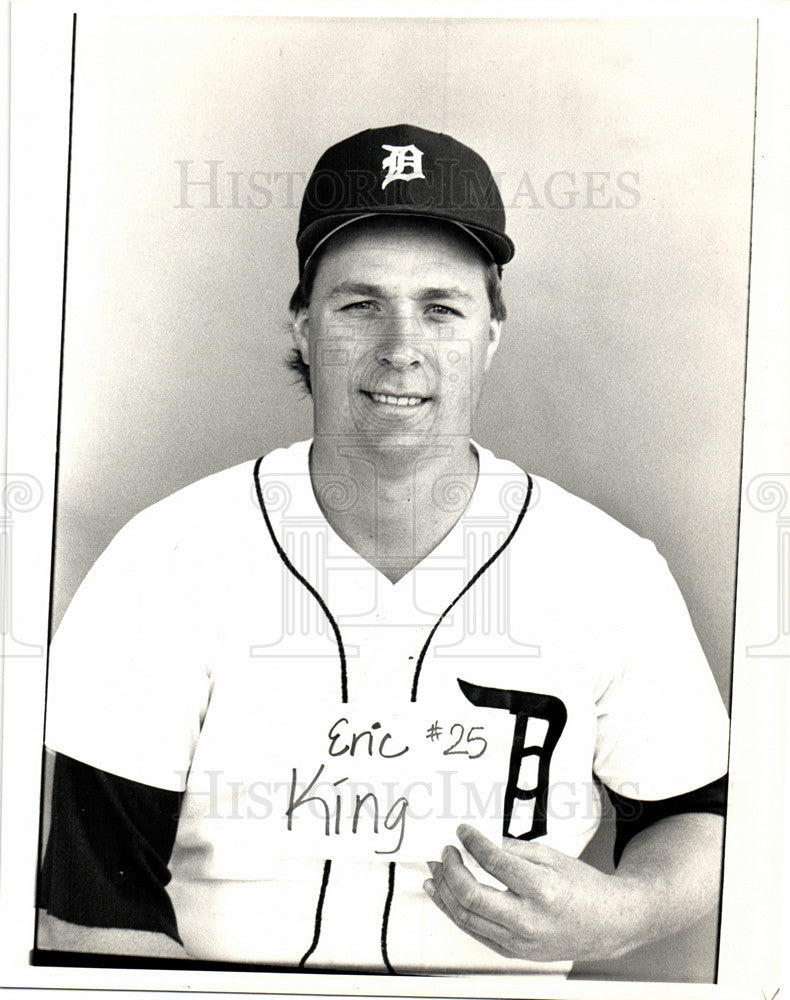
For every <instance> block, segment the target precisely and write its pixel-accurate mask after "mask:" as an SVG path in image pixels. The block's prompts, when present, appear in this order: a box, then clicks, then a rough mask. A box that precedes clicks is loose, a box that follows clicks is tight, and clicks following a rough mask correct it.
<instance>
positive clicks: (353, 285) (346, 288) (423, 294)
mask: <svg viewBox="0 0 790 1000" xmlns="http://www.w3.org/2000/svg"><path fill="white" fill-rule="evenodd" d="M341 295H363V296H369V297H371V298H387V296H388V295H389V292H388V291H387V289H386V288H384V287H383V286H382V285H368V284H366V283H365V282H360V281H341V282H340V284H338V285H335V287H334V288H332V289H331V290H330V292H329V298H338V297H340V296H341ZM412 298H414V299H415V300H417V301H419V302H423V301H425V300H426V299H455V300H458V299H465V300H467V301H468V300H470V299H472V298H474V296H472V295H470V294H469V292H466V291H464V290H463V288H459V287H458V286H457V285H450V286H447V287H444V288H438V287H437V288H421V289H420V290H419V291H418V292H417V293H416V294H415V295H413V296H412Z"/></svg>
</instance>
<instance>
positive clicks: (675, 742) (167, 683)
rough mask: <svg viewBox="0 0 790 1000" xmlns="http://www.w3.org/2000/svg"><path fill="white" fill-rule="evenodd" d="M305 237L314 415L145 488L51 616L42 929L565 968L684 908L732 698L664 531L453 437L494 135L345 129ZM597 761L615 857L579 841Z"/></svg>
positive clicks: (484, 248)
mask: <svg viewBox="0 0 790 1000" xmlns="http://www.w3.org/2000/svg"><path fill="white" fill-rule="evenodd" d="M297 246H298V251H299V275H300V278H299V285H298V287H297V290H296V292H295V293H294V295H293V298H292V301H291V310H292V314H293V338H294V353H293V356H292V358H291V365H292V367H293V368H294V370H295V371H297V372H298V374H299V377H300V378H301V379H302V380H303V381H304V384H305V386H306V388H307V389H308V391H309V392H310V393H311V395H312V405H313V414H314V434H313V437H312V439H311V440H310V441H304V442H299V443H296V444H294V445H292V446H291V447H289V448H283V449H278V450H276V451H274V452H271V453H269V454H267V455H264V456H263V457H261V458H258V459H257V460H254V461H249V462H246V463H243V464H242V465H239V466H236V467H234V468H231V469H228V470H226V471H224V472H221V473H219V474H216V475H213V476H209V477H208V478H205V479H203V480H201V481H199V482H197V483H195V484H193V485H192V486H189V487H187V488H186V489H183V490H180V491H179V492H178V493H176V494H174V495H173V496H171V497H168V498H167V499H165V500H162V501H161V502H160V503H157V504H155V505H154V506H153V507H151V508H149V509H147V510H145V511H143V512H142V513H141V514H139V515H138V516H137V517H135V518H134V519H133V520H132V521H131V522H130V523H129V524H128V525H127V526H126V527H125V528H124V529H123V530H122V531H121V532H120V533H119V534H118V536H117V537H116V538H115V539H114V540H113V542H112V543H111V544H110V546H109V548H108V549H107V550H106V552H105V553H104V554H103V555H102V556H101V558H100V559H99V560H98V562H97V563H96V565H95V566H94V568H93V570H92V571H91V572H90V573H89V574H88V576H87V578H86V580H85V582H84V583H83V585H82V586H81V587H80V589H79V591H78V592H77V594H76V596H75V597H74V599H73V601H72V604H71V606H70V608H69V610H68V612H67V614H66V616H65V618H64V621H63V623H62V625H61V627H60V629H59V631H58V633H57V635H56V637H55V639H54V641H53V644H52V649H51V657H50V672H49V688H48V702H47V733H46V742H47V746H48V747H49V748H50V750H52V751H54V752H55V753H56V755H57V756H56V763H55V779H54V791H53V804H52V827H51V832H50V834H49V839H48V844H47V849H46V854H45V858H44V861H43V866H42V872H41V876H40V892H39V897H40V898H39V905H40V907H41V909H42V916H41V918H40V925H39V940H38V944H39V947H44V948H61V949H63V948H66V949H70V950H76V951H84V950H97V951H112V952H130V953H137V954H143V955H168V954H172V955H181V956H187V957H191V958H196V959H203V960H214V961H220V960H221V961H230V962H243V963H256V964H260V965H266V966H278V967H289V968H302V969H346V970H355V971H370V972H390V973H393V972H395V973H397V972H411V973H416V972H421V973H425V972H435V973H442V972H480V971H497V972H520V973H524V972H528V973H533V974H541V975H545V976H551V975H553V976H564V975H566V974H567V972H568V970H569V969H570V967H571V964H572V962H573V961H574V960H578V959H588V958H605V957H611V956H617V955H621V954H624V953H626V952H627V951H629V950H630V949H632V948H634V947H637V946H639V945H641V944H645V943H647V942H649V941H651V940H654V939H655V938H658V937H661V936H662V935H665V934H667V933H670V932H673V931H676V930H678V929H680V928H681V927H683V926H685V925H687V924H689V923H690V922H692V921H694V920H695V919H697V918H698V917H699V916H700V915H701V914H703V913H705V912H706V911H707V910H708V909H709V908H711V907H712V906H713V905H715V903H716V900H717V894H718V884H719V879H718V874H719V865H720V850H721V841H722V826H723V818H722V817H723V812H724V796H725V788H726V768H727V741H728V723H727V718H726V713H725V711H724V707H723V705H722V702H721V699H720V697H719V694H718V691H717V689H716V685H715V683H714V680H713V678H712V675H711V673H710V670H709V668H708V666H707V664H706V662H705V659H704V656H703V653H702V651H701V648H700V645H699V642H698V640H697V638H696V636H695V634H694V630H693V627H692V625H691V622H690V619H689V616H688V612H687V610H686V608H685V605H684V603H683V600H682V598H681V596H680V594H679V592H678V589H677V587H676V585H675V583H674V581H673V579H672V577H671V575H670V573H669V571H668V569H667V566H666V563H665V562H664V560H663V559H662V558H661V557H660V555H659V554H658V553H657V551H656V550H655V547H654V546H653V545H652V543H650V542H648V541H646V540H644V539H642V538H639V537H638V536H636V535H635V534H633V533H632V532H631V531H629V530H628V529H626V528H624V527H623V526H622V525H620V524H618V523H617V522H615V521H614V520H613V519H611V518H610V517H608V516H607V515H606V514H604V513H603V512H601V511H600V510H598V509H596V508H594V507H592V506H591V505H590V504H587V503H586V502H584V501H582V500H580V499H578V498H576V497H574V496H572V495H570V494H569V493H567V492H566V491H564V490H562V489H561V488H560V487H558V486H556V485H554V484H553V483H551V482H549V481H547V480H545V479H542V478H541V477H538V476H533V475H529V474H527V473H525V472H524V471H522V470H521V469H519V468H518V467H517V466H515V465H514V464H512V463H511V462H508V461H503V460H501V459H498V458H496V457H495V456H494V455H493V454H492V453H491V452H490V451H488V450H487V449H486V448H485V447H483V446H482V445H481V444H479V443H477V442H476V441H474V440H473V439H472V436H471V429H472V416H473V413H474V410H475V407H476V404H477V401H478V398H479V396H480V393H481V390H482V387H483V382H484V379H485V376H486V372H487V370H488V368H489V366H490V364H491V361H492V359H493V357H494V354H495V352H496V350H497V346H498V343H499V339H500V335H501V332H502V322H503V320H504V317H505V308H504V304H503V300H502V292H501V285H500V275H501V270H502V267H503V266H504V265H505V264H506V263H507V262H508V261H509V260H510V259H511V257H512V256H513V253H514V247H513V244H512V242H511V240H510V238H509V237H508V236H507V235H506V232H505V214H504V209H503V205H502V200H501V197H500V194H499V191H498V189H497V186H496V183H495V182H494V179H493V177H492V175H491V173H490V170H489V168H488V166H487V165H486V163H485V162H484V161H483V159H482V158H481V157H480V156H479V155H478V154H477V153H475V152H474V151H473V150H471V149H469V148H468V147H466V146H464V145H463V144H461V143H460V142H458V141H456V140H455V139H453V138H451V137H449V136H447V135H442V134H437V133H434V132H429V131H426V130H424V129H421V128H417V127H415V126H412V125H396V126H392V127H386V128H377V129H371V130H367V131H364V132H361V133H359V134H358V135H354V136H352V137H350V138H347V139H344V140H343V141H341V142H339V143H337V144H336V145H335V146H332V147H331V148H330V149H329V150H327V151H326V152H325V153H324V155H323V156H322V157H321V159H320V160H319V162H318V164H317V165H316V168H315V170H314V171H313V173H312V175H311V177H310V179H309V181H308V184H307V187H306V190H305V194H304V199H303V204H302V210H301V214H300V220H299V231H298V235H297ZM604 794H606V795H608V796H609V798H610V799H611V800H612V802H613V803H614V806H615V810H616V813H617V837H616V844H615V863H616V870H615V872H614V873H613V874H605V873H603V872H600V871H598V870H596V869H594V868H592V867H590V866H589V865H587V864H585V863H583V862H582V861H580V860H579V855H580V854H581V852H582V850H583V849H584V847H585V845H586V844H587V843H588V842H589V840H590V839H591V837H592V836H593V834H594V833H595V830H596V829H597V827H598V825H599V822H600V817H601V802H602V797H603V795H604Z"/></svg>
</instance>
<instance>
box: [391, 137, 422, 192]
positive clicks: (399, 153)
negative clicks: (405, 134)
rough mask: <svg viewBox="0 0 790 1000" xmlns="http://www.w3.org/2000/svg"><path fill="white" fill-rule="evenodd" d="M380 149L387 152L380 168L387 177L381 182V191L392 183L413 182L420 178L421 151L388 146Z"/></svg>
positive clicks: (415, 148)
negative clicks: (387, 154)
mask: <svg viewBox="0 0 790 1000" xmlns="http://www.w3.org/2000/svg"><path fill="white" fill-rule="evenodd" d="M381 148H382V149H386V150H389V154H390V155H389V156H385V157H384V159H383V160H382V161H381V165H382V167H383V168H384V169H385V170H386V171H387V176H386V177H385V178H384V180H383V181H382V182H381V187H382V190H383V189H384V188H385V187H386V186H387V185H388V184H390V183H391V182H392V181H413V180H414V178H415V177H422V179H423V180H425V174H424V173H423V172H422V150H421V149H417V147H416V146H388V145H387V144H386V143H385V144H384V145H382V147H381Z"/></svg>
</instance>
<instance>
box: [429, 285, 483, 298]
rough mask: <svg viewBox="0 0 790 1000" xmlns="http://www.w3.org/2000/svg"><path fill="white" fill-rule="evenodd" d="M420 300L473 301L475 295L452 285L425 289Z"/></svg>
mask: <svg viewBox="0 0 790 1000" xmlns="http://www.w3.org/2000/svg"><path fill="white" fill-rule="evenodd" d="M417 298H418V299H466V300H469V299H472V298H474V296H473V295H470V294H469V292H465V291H464V290H463V288H458V286H457V285H451V286H449V287H447V288H423V289H422V290H421V291H420V293H419V294H418V295H417Z"/></svg>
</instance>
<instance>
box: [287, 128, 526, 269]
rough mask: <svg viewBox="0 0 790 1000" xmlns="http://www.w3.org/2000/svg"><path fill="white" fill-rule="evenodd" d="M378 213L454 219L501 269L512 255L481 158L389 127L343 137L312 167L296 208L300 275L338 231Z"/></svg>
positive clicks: (440, 138) (429, 136) (421, 133)
mask: <svg viewBox="0 0 790 1000" xmlns="http://www.w3.org/2000/svg"><path fill="white" fill-rule="evenodd" d="M381 215H394V216H418V217H420V218H428V219H440V220H443V221H446V222H452V223H455V225H457V226H459V227H460V228H461V229H463V230H465V231H466V233H467V234H468V235H469V236H470V237H472V238H473V239H474V240H476V241H477V242H478V243H479V244H480V245H481V247H482V248H483V249H484V250H485V251H486V252H487V253H488V255H489V256H490V257H491V260H492V261H493V262H494V263H495V264H497V265H498V266H499V267H500V268H501V267H502V265H503V264H506V263H507V262H508V261H509V260H511V258H512V257H513V254H514V253H515V247H514V246H513V241H512V240H511V239H510V237H509V236H507V235H506V234H505V207H504V205H503V204H502V196H501V194H500V193H499V188H498V187H497V184H496V181H495V180H494V177H493V175H492V173H491V171H490V169H489V167H488V164H487V163H486V162H485V160H484V159H483V158H482V156H480V155H479V154H478V153H476V152H475V151H474V150H473V149H470V148H469V147H468V146H465V145H464V144H463V143H461V142H458V140H457V139H453V138H452V136H449V135H444V134H442V133H440V132H429V131H427V130H426V129H422V128H418V127H417V126H416V125H390V126H387V127H385V128H372V129H366V130H365V131H364V132H358V133H357V134H356V135H352V136H350V137H349V138H348V139H343V140H342V141H341V142H338V143H336V144H335V145H334V146H330V147H329V149H328V150H327V151H326V152H325V153H324V154H323V156H322V157H321V158H320V159H319V161H318V163H317V164H316V165H315V169H314V170H313V172H312V174H311V175H310V178H309V180H308V181H307V186H306V188H305V192H304V197H303V198H302V208H301V211H300V213H299V231H298V233H297V236H296V245H297V247H298V250H299V274H300V275H301V274H302V273H303V272H304V268H305V265H306V263H307V261H308V260H309V259H310V257H312V255H313V254H314V253H315V251H316V250H318V248H319V247H320V246H321V245H322V244H323V243H325V242H326V240H328V239H329V237H330V236H332V235H333V234H334V233H336V232H337V231H338V230H339V229H342V228H343V227H344V226H347V225H349V224H350V223H352V222H356V221H357V220H359V219H365V218H369V217H371V216H381Z"/></svg>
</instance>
